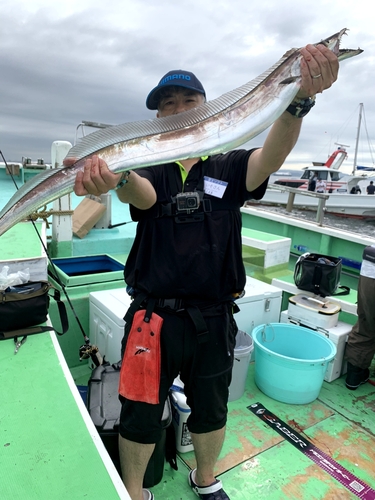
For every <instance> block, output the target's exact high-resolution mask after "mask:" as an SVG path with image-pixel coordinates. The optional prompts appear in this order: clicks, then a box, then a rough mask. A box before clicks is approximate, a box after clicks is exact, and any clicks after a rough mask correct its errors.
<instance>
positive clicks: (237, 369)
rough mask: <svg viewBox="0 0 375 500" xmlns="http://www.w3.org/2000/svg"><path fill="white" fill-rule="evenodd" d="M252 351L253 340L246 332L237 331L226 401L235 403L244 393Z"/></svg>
mask: <svg viewBox="0 0 375 500" xmlns="http://www.w3.org/2000/svg"><path fill="white" fill-rule="evenodd" d="M253 349H254V345H253V339H252V338H251V337H250V335H248V334H247V333H246V332H243V331H241V330H238V333H237V335H236V346H235V348H234V361H233V370H232V382H231V384H230V386H229V398H228V401H236V400H237V399H240V398H241V397H242V396H243V393H244V392H245V385H246V378H247V372H248V370H249V363H250V358H251V353H252V351H253Z"/></svg>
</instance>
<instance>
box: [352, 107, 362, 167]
mask: <svg viewBox="0 0 375 500" xmlns="http://www.w3.org/2000/svg"><path fill="white" fill-rule="evenodd" d="M362 111H363V103H362V102H361V103H360V104H359V117H358V128H357V139H356V142H355V151H354V164H353V172H352V174H353V175H355V171H356V169H357V154H358V144H359V133H360V130H361V122H362Z"/></svg>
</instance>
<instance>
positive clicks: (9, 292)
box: [0, 281, 68, 340]
mask: <svg viewBox="0 0 375 500" xmlns="http://www.w3.org/2000/svg"><path fill="white" fill-rule="evenodd" d="M51 288H53V290H54V294H53V298H54V299H55V300H56V302H57V305H58V309H59V313H60V320H61V326H62V332H61V333H59V332H57V331H56V330H55V328H52V327H49V326H42V325H40V323H45V322H46V321H47V316H48V307H49V303H50V294H49V291H50V289H51ZM49 330H55V331H56V333H57V334H58V335H63V334H64V333H65V332H66V331H67V330H68V317H67V314H66V309H65V304H64V303H63V302H61V299H60V292H59V291H58V290H56V289H55V288H54V287H53V286H52V285H51V283H49V282H48V281H30V282H28V283H23V284H21V285H15V286H12V287H8V288H7V289H5V290H1V291H0V340H5V339H9V338H14V337H17V336H18V335H32V334H34V333H42V332H46V331H49Z"/></svg>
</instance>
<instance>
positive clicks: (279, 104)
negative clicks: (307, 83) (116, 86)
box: [0, 29, 362, 236]
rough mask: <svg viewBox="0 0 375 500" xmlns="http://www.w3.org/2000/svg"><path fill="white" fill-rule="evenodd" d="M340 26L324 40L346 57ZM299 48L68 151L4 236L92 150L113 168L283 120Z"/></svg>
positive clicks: (194, 153) (172, 156)
mask: <svg viewBox="0 0 375 500" xmlns="http://www.w3.org/2000/svg"><path fill="white" fill-rule="evenodd" d="M346 31H347V30H346V29H342V30H341V31H339V32H338V33H335V34H334V35H332V36H331V37H329V38H326V39H325V40H322V41H321V42H318V43H324V44H325V45H326V46H327V47H328V48H329V49H330V50H332V51H333V52H334V53H335V54H336V55H337V56H338V59H339V60H340V61H341V60H344V59H347V58H349V57H353V56H355V55H358V54H360V53H361V52H362V50H361V49H354V50H353V49H340V42H341V38H342V36H343V35H344V34H345V33H346ZM301 58H302V56H301V55H300V52H299V49H291V50H289V51H288V52H287V53H286V54H284V56H283V57H282V58H281V59H280V60H279V61H277V63H276V64H274V65H273V66H272V67H271V68H269V69H268V70H267V71H265V72H264V73H262V74H261V75H260V76H258V77H257V78H255V79H253V80H251V81H250V82H248V83H246V84H245V85H243V86H241V87H239V88H237V89H235V90H232V91H230V92H227V93H226V94H224V95H222V96H221V97H219V98H217V99H214V100H212V101H209V102H207V103H205V104H203V105H201V106H199V107H197V108H195V109H192V110H189V111H186V112H183V113H180V114H178V115H174V116H168V117H164V118H156V119H153V120H145V121H140V122H133V123H125V124H122V125H117V126H113V127H108V128H106V129H103V130H99V131H97V132H94V133H92V134H90V135H88V136H86V137H85V138H83V139H82V140H81V141H80V142H79V143H78V144H77V145H76V146H74V147H73V148H72V149H71V150H70V151H69V153H68V156H67V157H70V158H75V159H76V160H77V161H76V163H75V164H74V165H73V166H71V167H62V168H57V169H52V170H48V171H45V172H43V173H41V174H39V175H37V176H35V177H34V178H33V179H32V180H30V181H28V182H27V183H26V184H24V185H23V186H22V187H21V188H20V189H19V190H18V191H17V193H15V195H14V196H13V197H12V198H11V199H10V200H9V202H8V203H7V204H6V206H5V207H4V208H3V209H2V211H1V212H0V236H1V235H2V234H3V233H5V232H6V231H7V230H8V229H10V228H11V227H12V226H14V225H15V224H16V223H17V222H19V221H21V220H24V219H26V218H27V217H28V216H29V215H30V214H31V213H33V212H34V211H35V210H37V209H38V208H40V207H41V206H44V205H46V204H47V203H50V202H51V201H53V200H55V199H57V198H60V197H61V196H64V195H66V194H68V193H70V192H72V191H73V186H74V181H75V177H76V175H77V172H78V171H80V170H83V166H84V162H85V159H86V158H88V157H90V156H91V155H93V154H97V155H98V156H100V157H101V158H103V159H104V160H105V161H106V163H107V164H108V167H109V169H110V170H111V171H112V172H115V173H117V172H122V171H124V170H129V169H130V170H132V169H137V168H140V167H144V166H152V165H158V164H162V163H168V162H173V161H176V160H184V159H187V158H196V157H199V156H205V155H212V154H218V153H223V152H225V151H229V150H230V149H233V148H236V147H238V146H240V145H242V144H244V143H245V142H247V141H249V140H251V139H253V138H254V137H256V136H257V135H258V134H260V133H261V132H263V131H264V130H265V129H267V128H268V127H269V126H270V125H272V123H273V122H274V121H275V120H277V118H279V116H280V115H281V114H282V113H283V112H284V111H285V109H286V108H287V107H288V106H289V104H290V103H291V102H292V100H293V99H294V97H295V96H296V94H297V92H298V90H299V88H300V82H301V76H300V62H301Z"/></svg>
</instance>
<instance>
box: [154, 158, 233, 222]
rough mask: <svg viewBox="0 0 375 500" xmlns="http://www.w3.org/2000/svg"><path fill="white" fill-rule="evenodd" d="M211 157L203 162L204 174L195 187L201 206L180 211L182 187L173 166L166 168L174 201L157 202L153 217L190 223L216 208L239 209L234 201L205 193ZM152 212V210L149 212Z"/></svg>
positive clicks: (199, 219)
mask: <svg viewBox="0 0 375 500" xmlns="http://www.w3.org/2000/svg"><path fill="white" fill-rule="evenodd" d="M209 161H210V159H208V160H206V161H204V162H203V164H202V174H201V176H200V178H199V181H198V184H197V187H196V188H195V189H194V192H195V193H198V195H199V201H200V203H199V207H198V208H197V209H192V210H189V209H188V210H186V211H179V210H178V209H177V203H176V195H177V194H178V193H179V191H180V188H179V184H178V181H177V176H176V173H175V170H174V169H173V168H166V169H165V172H166V174H167V179H168V183H169V189H170V192H171V193H172V194H171V198H172V201H171V202H170V203H157V204H156V205H154V209H151V217H154V218H159V217H174V219H175V222H176V223H179V224H181V223H190V222H200V221H203V219H204V217H205V214H206V213H209V212H212V211H214V210H239V209H240V205H239V204H238V203H236V202H233V201H227V200H226V201H224V200H222V199H221V198H215V197H213V196H212V197H211V198H207V197H205V193H204V178H205V174H206V172H207V169H208V164H209ZM149 213H150V212H149Z"/></svg>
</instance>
